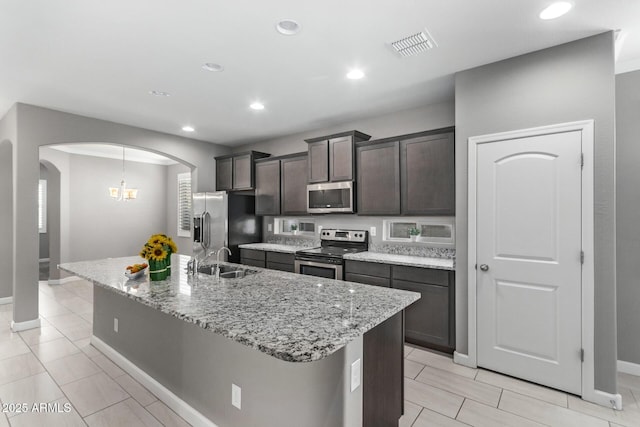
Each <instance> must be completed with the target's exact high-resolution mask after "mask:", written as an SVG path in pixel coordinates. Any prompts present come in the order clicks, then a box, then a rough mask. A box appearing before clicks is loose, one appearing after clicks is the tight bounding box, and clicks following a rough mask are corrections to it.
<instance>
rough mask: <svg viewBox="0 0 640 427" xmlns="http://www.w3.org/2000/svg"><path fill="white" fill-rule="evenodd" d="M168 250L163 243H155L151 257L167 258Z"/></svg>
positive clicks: (154, 258)
mask: <svg viewBox="0 0 640 427" xmlns="http://www.w3.org/2000/svg"><path fill="white" fill-rule="evenodd" d="M167 255H168V253H167V251H166V250H165V249H164V247H163V246H162V245H154V246H153V247H152V248H151V252H150V253H149V259H150V260H151V259H152V260H154V261H162V260H163V259H166V258H167Z"/></svg>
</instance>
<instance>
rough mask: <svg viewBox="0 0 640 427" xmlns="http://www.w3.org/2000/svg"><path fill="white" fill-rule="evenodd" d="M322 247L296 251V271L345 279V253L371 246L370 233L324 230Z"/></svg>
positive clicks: (361, 250)
mask: <svg viewBox="0 0 640 427" xmlns="http://www.w3.org/2000/svg"><path fill="white" fill-rule="evenodd" d="M320 245H321V246H320V247H319V248H312V249H303V250H300V251H298V252H296V258H295V271H296V273H299V274H306V275H309V276H317V277H325V278H328V279H338V280H343V279H344V258H343V257H344V255H345V254H352V253H356V252H363V251H366V250H367V249H368V248H369V233H368V232H367V231H363V230H322V232H321V233H320Z"/></svg>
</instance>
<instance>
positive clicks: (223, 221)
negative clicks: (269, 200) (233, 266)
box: [193, 191, 262, 263]
mask: <svg viewBox="0 0 640 427" xmlns="http://www.w3.org/2000/svg"><path fill="white" fill-rule="evenodd" d="M255 212H256V203H255V196H254V195H252V194H243V193H227V192H225V191H218V192H215V193H193V255H194V256H196V257H197V258H198V259H200V260H202V259H203V258H204V256H205V255H209V254H210V253H214V254H215V253H216V252H217V251H218V250H219V249H220V248H222V247H225V246H226V247H228V248H229V249H231V255H230V256H227V253H226V251H223V252H224V257H225V261H229V262H235V263H239V262H240V249H239V248H238V245H241V244H243V243H255V242H260V241H261V240H262V218H261V217H256V214H255Z"/></svg>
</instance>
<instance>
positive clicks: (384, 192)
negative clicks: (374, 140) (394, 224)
mask: <svg viewBox="0 0 640 427" xmlns="http://www.w3.org/2000/svg"><path fill="white" fill-rule="evenodd" d="M399 157H400V150H399V143H398V141H392V142H385V143H380V144H371V145H360V146H358V147H356V164H357V170H358V181H357V191H356V193H357V195H358V206H357V209H358V214H360V215H399V214H400V159H399Z"/></svg>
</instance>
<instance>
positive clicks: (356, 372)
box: [351, 359, 360, 391]
mask: <svg viewBox="0 0 640 427" xmlns="http://www.w3.org/2000/svg"><path fill="white" fill-rule="evenodd" d="M359 386H360V359H358V360H356V361H355V362H353V363H352V364H351V391H354V390H355V389H357V388H358V387H359Z"/></svg>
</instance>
